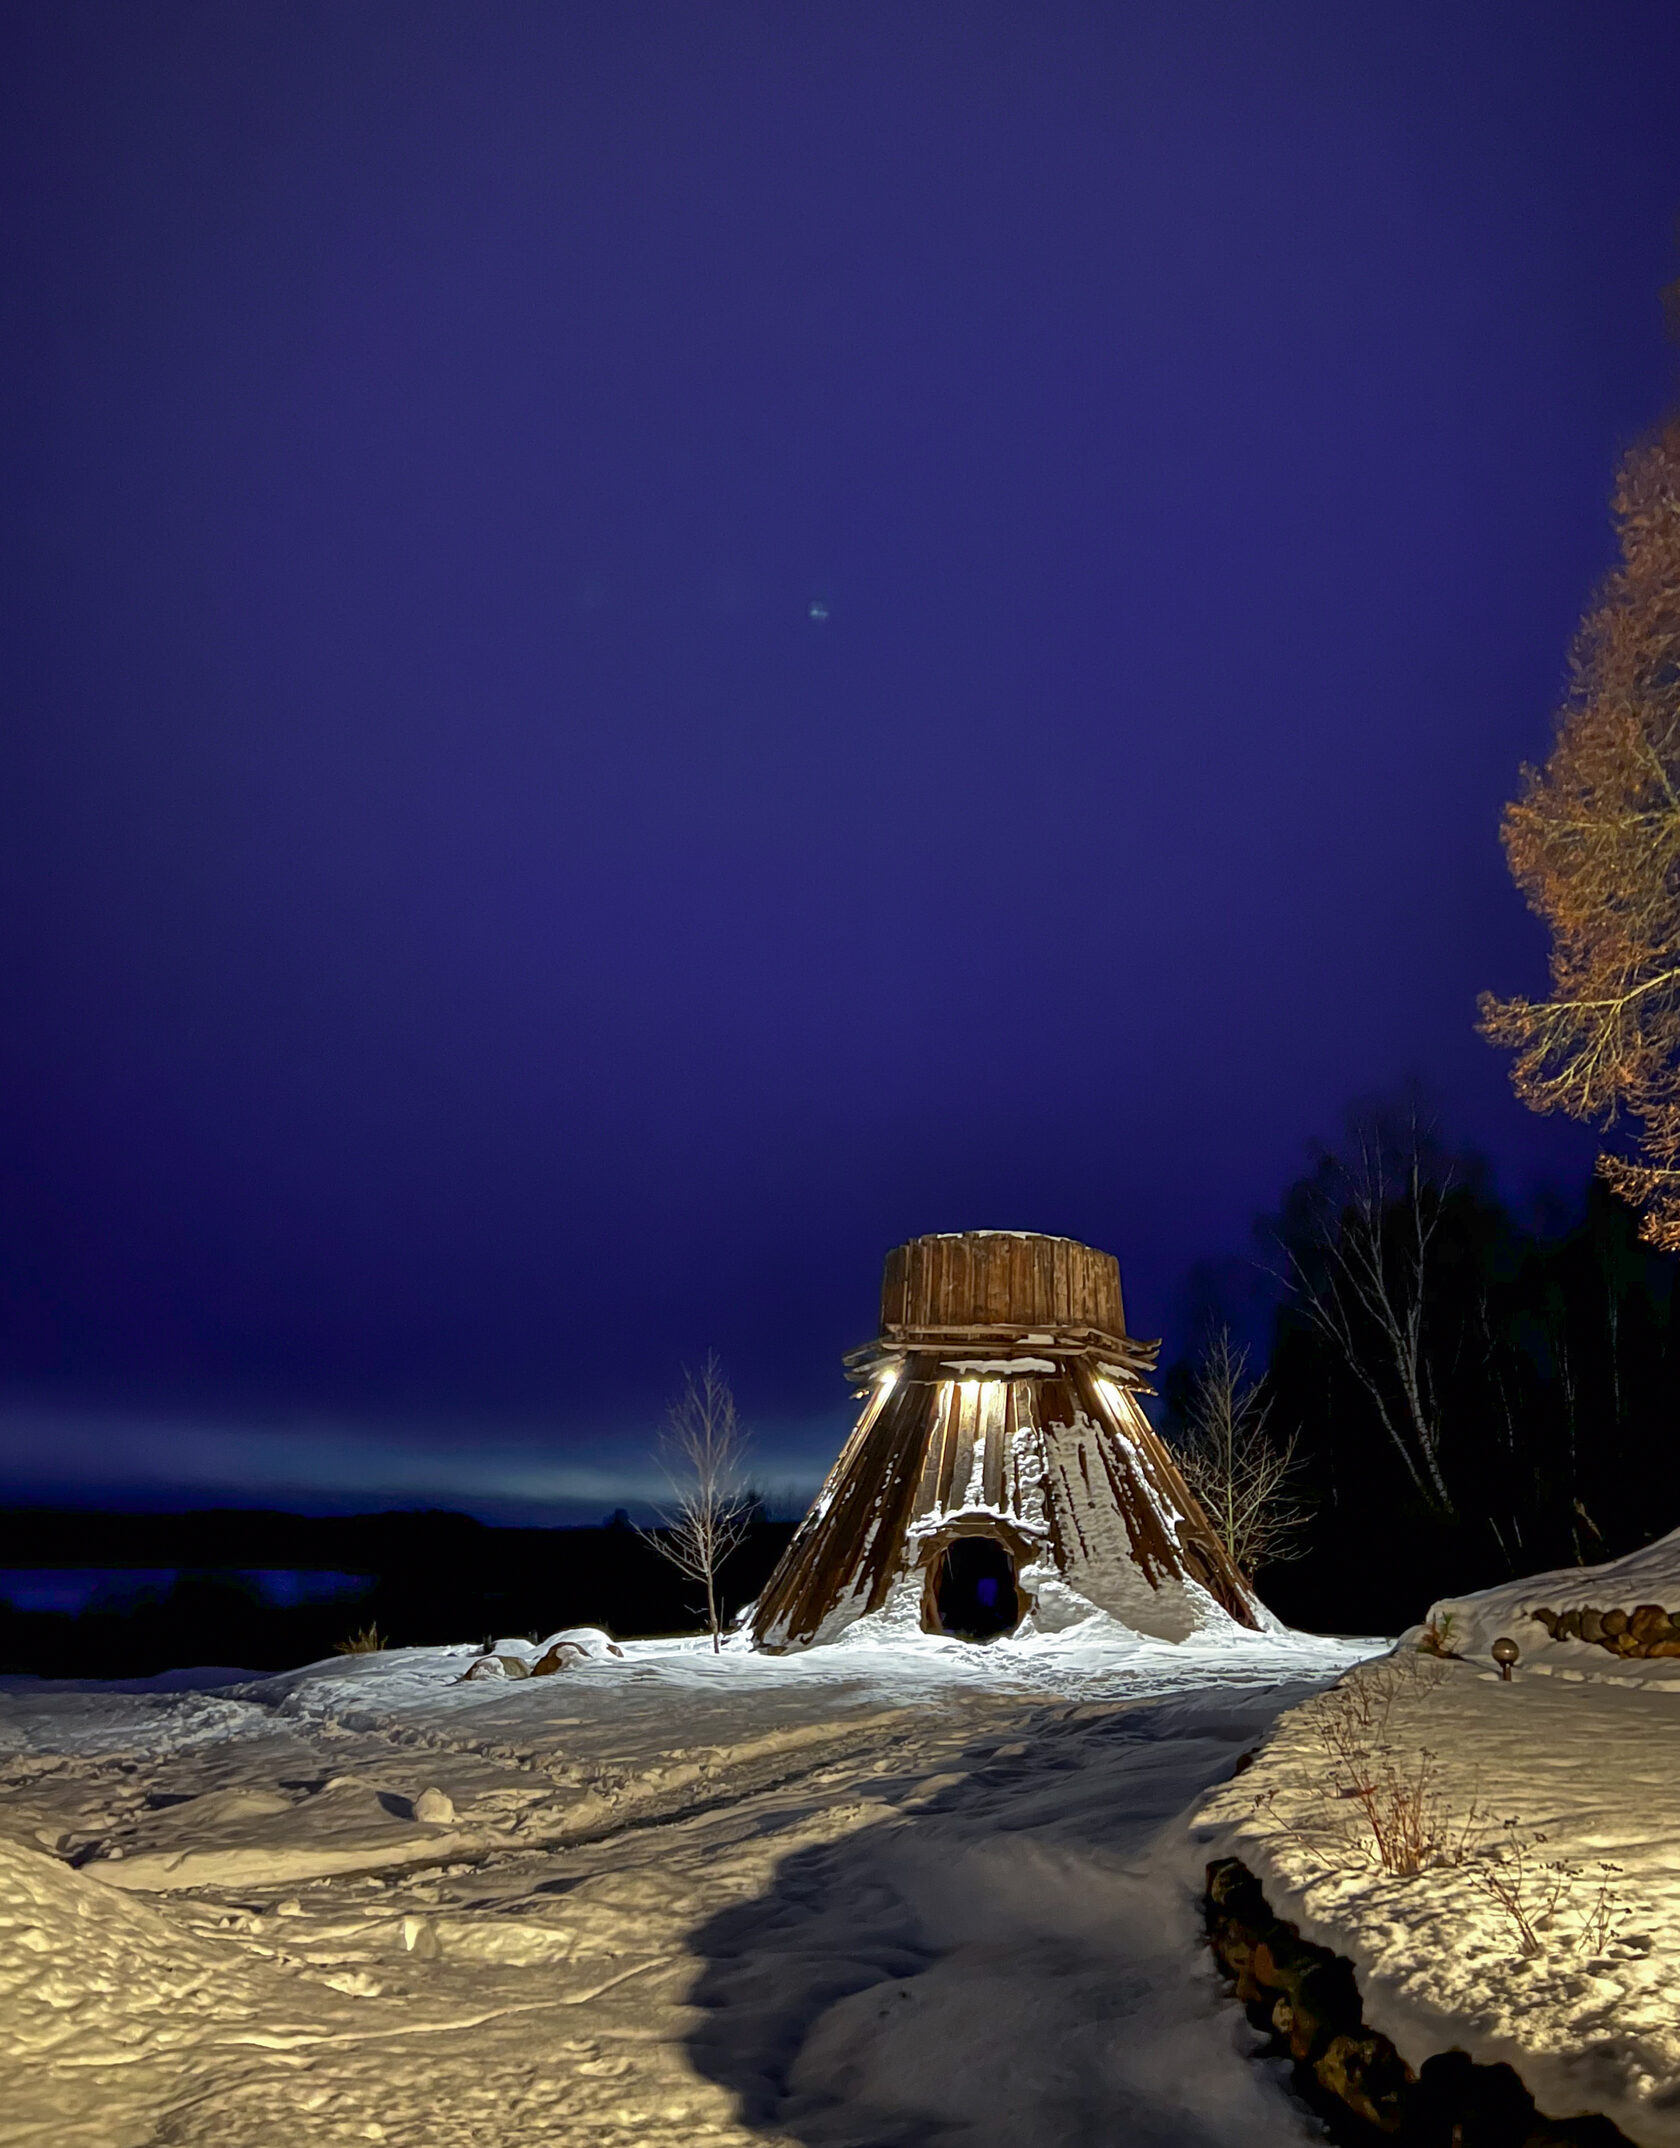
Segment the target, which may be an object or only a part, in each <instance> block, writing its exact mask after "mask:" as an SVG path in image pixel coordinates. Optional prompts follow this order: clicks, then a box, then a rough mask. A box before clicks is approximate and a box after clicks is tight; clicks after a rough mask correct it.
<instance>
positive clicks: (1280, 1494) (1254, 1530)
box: [1176, 1328, 1306, 1580]
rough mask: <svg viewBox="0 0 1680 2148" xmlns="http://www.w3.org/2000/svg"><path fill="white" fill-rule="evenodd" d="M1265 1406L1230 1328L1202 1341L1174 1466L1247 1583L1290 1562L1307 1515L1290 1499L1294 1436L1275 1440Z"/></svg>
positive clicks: (1296, 1555) (1297, 1554)
mask: <svg viewBox="0 0 1680 2148" xmlns="http://www.w3.org/2000/svg"><path fill="white" fill-rule="evenodd" d="M1270 1415H1271V1406H1270V1404H1269V1403H1267V1402H1264V1401H1263V1400H1262V1399H1261V1395H1260V1387H1259V1382H1258V1381H1253V1380H1250V1379H1249V1377H1248V1352H1247V1351H1246V1350H1240V1349H1237V1348H1235V1347H1234V1346H1233V1345H1232V1342H1231V1331H1230V1329H1229V1328H1219V1329H1216V1330H1215V1331H1214V1333H1213V1334H1212V1335H1211V1336H1210V1337H1209V1338H1208V1342H1207V1346H1206V1348H1205V1349H1204V1350H1203V1352H1202V1357H1201V1361H1200V1363H1199V1364H1198V1365H1197V1367H1196V1371H1195V1375H1194V1378H1193V1380H1192V1382H1191V1388H1190V1400H1189V1407H1188V1410H1187V1412H1186V1416H1187V1423H1186V1425H1185V1428H1184V1431H1183V1434H1182V1435H1181V1437H1180V1438H1179V1440H1178V1441H1177V1443H1176V1447H1177V1459H1178V1464H1179V1467H1180V1468H1181V1469H1182V1470H1183V1472H1184V1475H1185V1478H1186V1479H1187V1481H1188V1483H1189V1486H1190V1489H1191V1490H1192V1491H1193V1492H1194V1493H1195V1495H1196V1497H1197V1498H1198V1499H1199V1500H1200V1502H1201V1504H1202V1509H1203V1511H1204V1512H1205V1513H1206V1515H1207V1518H1208V1520H1209V1521H1210V1522H1211V1523H1212V1524H1213V1527H1214V1530H1215V1532H1216V1534H1217V1535H1218V1537H1219V1539H1220V1541H1221V1542H1222V1543H1223V1544H1224V1546H1225V1549H1226V1550H1227V1551H1228V1552H1229V1553H1230V1555H1231V1561H1232V1563H1233V1565H1235V1566H1236V1568H1237V1569H1238V1571H1239V1572H1240V1573H1241V1574H1242V1575H1243V1576H1244V1578H1245V1579H1247V1580H1252V1579H1253V1577H1254V1575H1255V1574H1256V1573H1258V1571H1259V1570H1260V1568H1261V1567H1263V1566H1279V1565H1282V1564H1283V1562H1284V1561H1285V1560H1288V1559H1296V1558H1299V1557H1300V1556H1301V1552H1302V1550H1303V1549H1304V1547H1303V1546H1302V1545H1300V1544H1299V1542H1298V1541H1297V1539H1298V1538H1299V1535H1300V1532H1301V1528H1302V1526H1303V1524H1304V1522H1305V1521H1306V1510H1305V1508H1304V1507H1302V1506H1301V1505H1300V1504H1299V1503H1298V1502H1297V1501H1296V1500H1294V1499H1292V1498H1291V1497H1290V1494H1289V1485H1290V1480H1291V1479H1292V1478H1293V1477H1294V1475H1295V1472H1296V1462H1295V1444H1296V1442H1295V1435H1294V1434H1293V1433H1291V1434H1290V1435H1289V1436H1288V1437H1287V1438H1285V1439H1279V1438H1278V1437H1277V1436H1276V1435H1275V1434H1274V1433H1273V1431H1272V1427H1271V1424H1270V1421H1269V1420H1270Z"/></svg>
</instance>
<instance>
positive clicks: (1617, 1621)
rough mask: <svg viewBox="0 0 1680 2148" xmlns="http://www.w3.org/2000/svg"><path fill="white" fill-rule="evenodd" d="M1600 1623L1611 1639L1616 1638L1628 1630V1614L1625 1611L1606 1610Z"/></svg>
mask: <svg viewBox="0 0 1680 2148" xmlns="http://www.w3.org/2000/svg"><path fill="white" fill-rule="evenodd" d="M1599 1623H1600V1625H1601V1626H1602V1628H1603V1630H1604V1632H1605V1633H1607V1634H1608V1635H1609V1636H1610V1638H1611V1640H1615V1639H1617V1638H1618V1636H1620V1635H1621V1634H1624V1633H1626V1632H1627V1630H1628V1615H1627V1613H1626V1612H1625V1611H1606V1612H1605V1614H1604V1616H1603V1618H1602V1619H1601V1620H1600V1622H1599Z"/></svg>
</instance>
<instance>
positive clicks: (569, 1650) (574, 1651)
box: [531, 1641, 589, 1678]
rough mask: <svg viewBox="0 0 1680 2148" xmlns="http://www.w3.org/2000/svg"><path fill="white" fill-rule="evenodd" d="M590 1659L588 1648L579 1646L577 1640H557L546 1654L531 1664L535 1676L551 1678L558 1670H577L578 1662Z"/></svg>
mask: <svg viewBox="0 0 1680 2148" xmlns="http://www.w3.org/2000/svg"><path fill="white" fill-rule="evenodd" d="M588 1661H589V1652H588V1650H587V1649H583V1648H579V1646H578V1645H577V1643H576V1642H575V1641H556V1642H555V1644H554V1646H553V1647H552V1648H551V1649H550V1650H549V1651H548V1653H547V1654H546V1655H542V1656H539V1657H538V1658H537V1660H536V1662H535V1663H533V1664H532V1666H531V1676H532V1677H533V1678H551V1677H552V1676H553V1675H554V1673H555V1672H556V1671H570V1670H575V1669H576V1667H577V1666H578V1664H580V1663H587V1662H588Z"/></svg>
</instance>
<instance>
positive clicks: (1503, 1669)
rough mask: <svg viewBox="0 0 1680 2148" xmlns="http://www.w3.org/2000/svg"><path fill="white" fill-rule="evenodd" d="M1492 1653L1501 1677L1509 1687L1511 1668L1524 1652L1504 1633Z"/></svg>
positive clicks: (1495, 1643) (1496, 1642) (1494, 1645)
mask: <svg viewBox="0 0 1680 2148" xmlns="http://www.w3.org/2000/svg"><path fill="white" fill-rule="evenodd" d="M1492 1653H1493V1660H1494V1662H1495V1663H1497V1664H1498V1666H1499V1675H1500V1677H1501V1678H1503V1679H1504V1680H1505V1682H1506V1684H1507V1685H1508V1684H1509V1683H1510V1679H1511V1666H1512V1664H1513V1663H1515V1662H1516V1660H1517V1658H1518V1656H1519V1655H1520V1654H1521V1653H1522V1651H1521V1650H1520V1649H1519V1648H1518V1647H1517V1644H1516V1642H1515V1641H1513V1640H1512V1638H1511V1636H1510V1635H1509V1634H1508V1633H1502V1634H1501V1635H1500V1636H1499V1638H1498V1640H1497V1641H1495V1642H1494V1644H1493V1651H1492Z"/></svg>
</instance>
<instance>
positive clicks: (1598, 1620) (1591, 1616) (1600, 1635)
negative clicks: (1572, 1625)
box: [1569, 1604, 1604, 1646]
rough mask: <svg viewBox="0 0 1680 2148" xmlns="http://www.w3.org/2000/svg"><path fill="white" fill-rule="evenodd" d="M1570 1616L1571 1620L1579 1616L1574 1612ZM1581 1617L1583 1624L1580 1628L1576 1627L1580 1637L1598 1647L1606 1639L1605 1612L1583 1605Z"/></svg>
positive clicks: (1589, 1605)
mask: <svg viewBox="0 0 1680 2148" xmlns="http://www.w3.org/2000/svg"><path fill="white" fill-rule="evenodd" d="M1569 1615H1570V1617H1571V1618H1574V1617H1575V1616H1577V1614H1576V1613H1575V1612H1573V1611H1572V1612H1571V1613H1570V1614H1569ZM1579 1617H1580V1621H1581V1623H1580V1625H1579V1626H1578V1627H1576V1629H1575V1631H1576V1632H1577V1633H1578V1634H1579V1635H1580V1637H1581V1639H1582V1640H1583V1641H1591V1642H1592V1643H1593V1644H1594V1646H1597V1645H1598V1644H1599V1643H1601V1642H1602V1641H1603V1639H1604V1614H1603V1612H1602V1611H1598V1610H1595V1609H1594V1607H1593V1606H1592V1605H1591V1604H1583V1605H1582V1606H1581V1609H1580V1613H1579Z"/></svg>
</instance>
